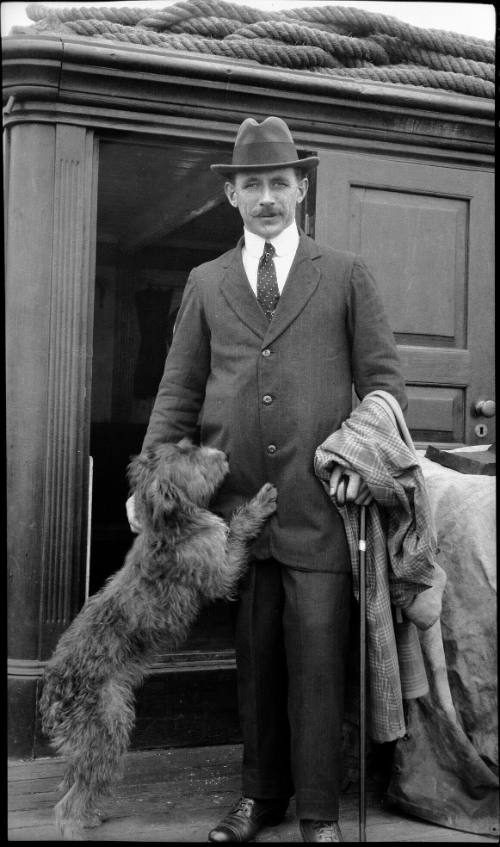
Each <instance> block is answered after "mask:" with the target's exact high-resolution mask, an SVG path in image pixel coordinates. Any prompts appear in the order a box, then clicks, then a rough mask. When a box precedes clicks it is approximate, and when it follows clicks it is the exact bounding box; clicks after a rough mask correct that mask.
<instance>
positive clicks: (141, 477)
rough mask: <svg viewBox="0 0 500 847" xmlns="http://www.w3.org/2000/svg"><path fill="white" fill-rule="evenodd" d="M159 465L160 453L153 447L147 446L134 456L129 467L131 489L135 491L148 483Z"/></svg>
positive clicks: (128, 474)
mask: <svg viewBox="0 0 500 847" xmlns="http://www.w3.org/2000/svg"><path fill="white" fill-rule="evenodd" d="M157 467H158V455H157V452H156V451H155V450H154V449H152V448H147V449H146V450H144V451H143V452H142V453H140V454H139V455H138V456H132V457H131V460H130V464H129V465H128V468H127V477H128V481H129V485H130V489H131V490H132V491H135V490H136V489H138V488H143V486H145V485H147V484H148V481H149V480H150V479H151V478H152V476H153V474H154V473H155V471H156V469H157Z"/></svg>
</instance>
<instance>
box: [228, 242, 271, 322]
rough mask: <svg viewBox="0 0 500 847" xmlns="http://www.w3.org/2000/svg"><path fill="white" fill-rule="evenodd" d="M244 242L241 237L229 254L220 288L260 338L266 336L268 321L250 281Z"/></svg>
mask: <svg viewBox="0 0 500 847" xmlns="http://www.w3.org/2000/svg"><path fill="white" fill-rule="evenodd" d="M242 244H243V238H240V240H239V242H238V244H237V245H236V247H235V249H234V250H233V251H232V252H230V253H228V255H227V262H226V269H225V274H224V277H223V279H222V282H221V288H220V290H221V292H222V294H223V296H224V297H225V299H226V301H227V303H228V305H229V306H230V307H231V309H232V310H233V312H234V313H235V314H236V315H237V317H238V318H239V319H240V321H242V323H244V324H245V325H246V326H247V327H248V328H249V329H251V330H252V332H254V333H255V335H257V336H258V337H259V338H264V335H265V334H266V330H267V327H268V322H267V318H266V316H265V314H264V312H263V311H262V309H261V307H260V306H259V304H258V302H257V298H256V296H255V294H254V293H253V291H252V289H251V287H250V283H249V282H248V279H247V275H246V273H245V269H244V267H243V260H242V258H241V247H242Z"/></svg>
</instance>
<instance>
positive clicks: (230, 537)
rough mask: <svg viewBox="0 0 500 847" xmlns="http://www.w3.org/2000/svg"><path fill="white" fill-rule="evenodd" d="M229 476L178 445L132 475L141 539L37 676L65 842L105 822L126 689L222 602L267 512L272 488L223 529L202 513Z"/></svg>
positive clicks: (221, 464)
mask: <svg viewBox="0 0 500 847" xmlns="http://www.w3.org/2000/svg"><path fill="white" fill-rule="evenodd" d="M227 472H228V462H227V459H226V457H225V455H224V454H223V453H222V452H221V451H219V450H216V449H213V448H209V447H196V446H194V445H193V444H191V442H189V441H188V440H187V439H183V440H182V441H181V442H180V443H179V444H163V445H160V446H159V447H157V448H155V449H150V450H147V451H145V452H144V453H142V454H141V455H140V456H137V457H135V458H134V459H133V460H132V462H131V464H130V466H129V479H130V482H131V487H132V488H133V489H134V490H135V508H136V516H137V518H138V520H139V522H140V523H141V525H142V531H141V533H140V534H139V535H138V536H137V538H136V539H135V541H134V543H133V545H132V547H131V549H130V551H129V553H128V555H127V557H126V559H125V564H124V565H123V567H122V568H121V569H120V570H119V571H117V572H116V573H115V574H114V575H113V576H112V577H110V578H109V579H108V581H107V582H106V584H105V585H104V587H103V588H102V589H101V590H100V591H99V592H98V593H97V594H95V595H93V596H92V597H90V598H89V599H88V600H87V602H86V604H85V606H84V607H83V609H82V610H81V612H80V613H79V615H78V616H77V617H76V618H75V620H74V621H73V623H72V624H71V626H70V627H69V628H68V629H67V630H66V632H65V633H64V634H63V635H62V637H61V639H60V640H59V643H58V645H57V647H56V650H55V652H54V654H53V656H52V658H51V659H50V660H49V662H48V663H47V666H46V669H45V673H44V684H43V692H42V697H41V701H40V711H41V714H42V728H43V730H44V732H45V733H46V734H47V735H48V736H49V737H50V739H51V741H52V744H53V746H54V747H55V749H56V750H57V752H58V753H60V754H61V755H62V756H64V757H65V758H66V762H67V766H66V771H65V774H64V779H63V782H62V785H61V790H62V791H63V792H64V796H63V797H62V799H61V800H60V801H59V802H58V804H57V805H56V807H55V813H56V822H57V825H58V827H59V830H60V831H61V833H62V835H63V837H64V838H67V839H71V840H84V838H83V829H85V828H87V827H94V826H98V825H99V824H100V823H102V813H100V811H99V807H98V804H99V800H100V798H102V797H104V796H105V795H106V794H109V793H110V789H111V787H112V784H113V782H114V781H115V780H116V779H117V777H118V776H119V775H120V774H121V772H122V765H123V757H124V753H125V751H126V750H127V747H128V743H129V738H130V733H131V730H132V727H133V724H134V719H135V710H134V689H136V688H137V686H138V685H139V684H140V683H141V682H142V680H143V677H144V674H145V672H146V671H147V667H148V664H149V663H151V661H153V660H154V659H155V657H156V656H157V654H158V652H159V651H160V650H165V649H172V648H173V647H175V646H176V645H177V644H179V643H181V642H182V641H183V640H184V639H185V638H186V636H187V633H188V630H189V627H190V625H191V624H192V623H193V621H194V620H195V618H196V616H197V614H198V612H199V610H200V607H201V605H202V604H203V603H204V602H206V601H212V600H215V599H217V598H229V597H231V596H232V595H233V592H234V591H235V589H236V585H237V582H238V580H239V578H240V577H241V576H242V575H243V573H244V571H245V567H246V563H247V558H248V542H249V541H250V540H251V539H253V538H255V537H256V536H257V535H258V533H259V532H260V530H261V528H262V526H263V524H264V522H265V521H266V519H267V518H268V517H269V516H270V515H271V514H272V513H273V512H274V511H275V510H276V489H275V488H274V487H273V486H272V485H271V484H269V483H267V484H266V485H264V486H263V487H262V488H261V489H260V491H259V492H258V493H257V494H256V496H255V497H254V498H253V499H252V500H250V501H249V502H248V503H246V504H245V505H243V506H242V507H241V508H240V509H238V510H237V511H236V512H235V513H234V515H233V516H232V518H231V520H230V522H229V524H226V523H225V522H224V521H223V519H222V518H221V517H219V516H217V515H215V514H213V513H212V512H210V511H209V510H208V504H209V502H210V500H211V498H212V497H213V495H214V494H215V492H216V491H217V489H218V488H219V487H220V485H221V483H222V482H223V480H224V478H225V476H226V474H227Z"/></svg>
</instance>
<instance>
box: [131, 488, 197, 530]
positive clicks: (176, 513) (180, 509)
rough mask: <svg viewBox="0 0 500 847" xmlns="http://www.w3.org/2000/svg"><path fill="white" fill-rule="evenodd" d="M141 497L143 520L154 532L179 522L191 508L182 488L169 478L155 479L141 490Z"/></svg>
mask: <svg viewBox="0 0 500 847" xmlns="http://www.w3.org/2000/svg"><path fill="white" fill-rule="evenodd" d="M141 499H142V505H143V514H144V517H145V520H146V522H147V523H148V524H149V526H150V527H151V529H152V530H153V531H154V532H156V533H161V532H162V530H164V529H166V528H167V527H169V528H172V525H173V524H175V523H180V522H181V521H182V520H183V519H184V518H185V517H186V515H187V514H188V513H189V512H190V511H191V509H192V504H191V503H190V502H189V501H188V500H187V498H186V496H185V494H184V493H183V492H182V490H181V489H180V488H179V487H178V486H177V485H175V483H173V482H172V481H170V480H168V481H167V480H162V481H161V482H160V481H159V480H158V479H155V480H154V481H153V482H152V483H151V484H150V485H149V486H148V489H147V491H144V490H143V491H142V498H141Z"/></svg>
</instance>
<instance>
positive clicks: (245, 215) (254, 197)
mask: <svg viewBox="0 0 500 847" xmlns="http://www.w3.org/2000/svg"><path fill="white" fill-rule="evenodd" d="M308 185H309V183H308V180H307V177H302V178H301V177H300V174H298V173H297V172H296V171H295V170H294V168H276V170H272V171H253V172H250V171H246V172H241V173H236V174H235V177H234V182H226V184H225V186H224V190H225V192H226V195H227V198H228V200H229V202H230V203H231V205H232V206H234V207H235V209H239V212H240V215H241V217H242V219H243V223H244V225H245V226H246V228H247V229H249V230H250V232H253V233H254V234H255V235H260V236H261V238H265V239H269V238H274V237H275V236H276V235H279V234H280V232H283V230H284V229H286V227H287V226H290V224H291V223H292V222H293V221H294V220H295V207H296V206H297V204H298V203H302V200H303V199H304V197H305V196H306V194H307V188H308Z"/></svg>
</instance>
